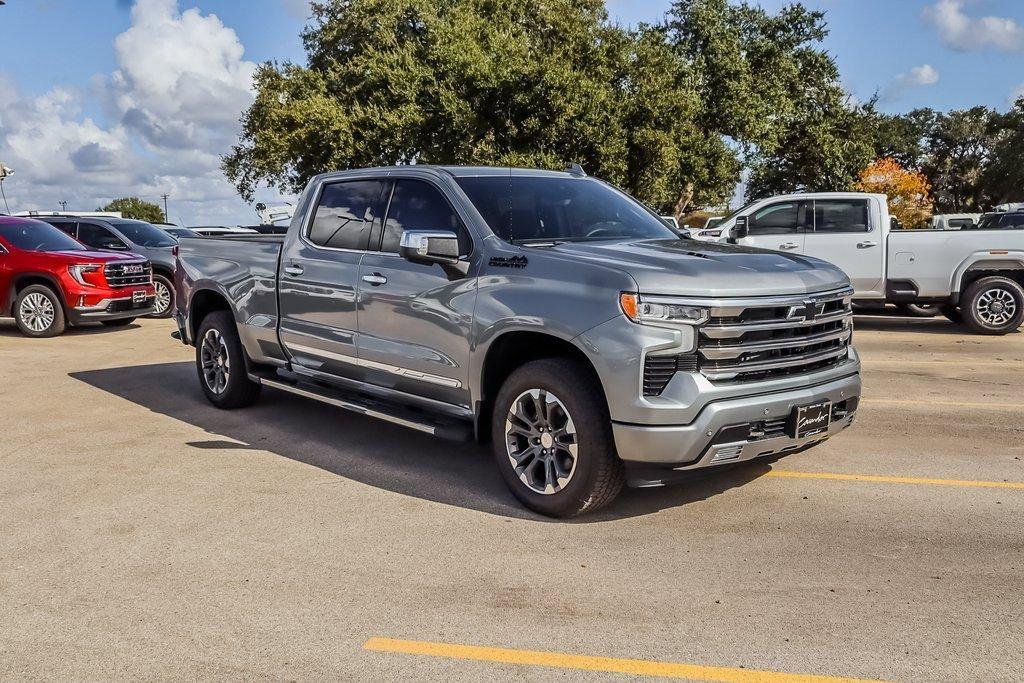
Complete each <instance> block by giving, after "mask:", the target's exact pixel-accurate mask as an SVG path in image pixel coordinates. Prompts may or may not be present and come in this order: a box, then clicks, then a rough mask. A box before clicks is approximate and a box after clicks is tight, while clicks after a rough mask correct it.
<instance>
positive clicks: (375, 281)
mask: <svg viewBox="0 0 1024 683" xmlns="http://www.w3.org/2000/svg"><path fill="white" fill-rule="evenodd" d="M387 281H388V279H387V278H386V277H384V276H383V275H381V274H380V273H374V274H373V275H364V276H363V282H369V283H370V284H371V285H373V286H374V287H377V286H378V285H383V284H387Z"/></svg>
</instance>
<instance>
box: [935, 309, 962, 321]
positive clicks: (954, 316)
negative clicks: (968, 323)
mask: <svg viewBox="0 0 1024 683" xmlns="http://www.w3.org/2000/svg"><path fill="white" fill-rule="evenodd" d="M939 312H940V313H942V315H944V316H946V319H947V320H949V321H950V322H951V323H956V324H957V325H961V324H963V322H964V314H963V313H961V312H960V309H959V308H957V307H956V306H942V307H940V308H939Z"/></svg>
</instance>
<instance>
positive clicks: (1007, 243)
mask: <svg viewBox="0 0 1024 683" xmlns="http://www.w3.org/2000/svg"><path fill="white" fill-rule="evenodd" d="M979 261H984V262H985V263H986V264H993V265H995V266H996V267H1002V268H1016V269H1020V268H1024V230H1005V229H1003V230H893V231H891V232H890V233H889V238H888V255H887V263H886V270H887V274H888V279H889V280H890V281H910V282H913V283H914V284H915V285H916V286H917V288H918V295H919V296H920V297H947V296H949V294H950V292H951V291H955V290H956V289H957V285H958V283H959V281H960V276H961V275H962V273H963V271H964V270H966V269H967V268H968V267H970V265H971V264H972V263H975V262H979Z"/></svg>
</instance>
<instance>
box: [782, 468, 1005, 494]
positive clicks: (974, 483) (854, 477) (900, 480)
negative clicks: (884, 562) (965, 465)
mask: <svg viewBox="0 0 1024 683" xmlns="http://www.w3.org/2000/svg"><path fill="white" fill-rule="evenodd" d="M765 476H766V477H781V478H786V479H834V480H837V481H869V482H879V483H882V484H920V485H924V486H959V487H965V488H977V489H1020V490H1024V482H1020V481H979V480H976V479H933V478H930V477H886V476H882V475H877V474H839V473H837V472H798V471H794V470H772V471H770V472H768V473H766V474H765Z"/></svg>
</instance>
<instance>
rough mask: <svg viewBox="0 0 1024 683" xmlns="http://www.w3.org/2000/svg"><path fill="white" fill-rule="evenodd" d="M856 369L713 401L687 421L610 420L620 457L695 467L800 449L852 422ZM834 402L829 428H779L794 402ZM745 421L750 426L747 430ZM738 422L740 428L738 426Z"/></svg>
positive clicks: (664, 465)
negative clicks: (796, 431) (807, 432)
mask: <svg viewBox="0 0 1024 683" xmlns="http://www.w3.org/2000/svg"><path fill="white" fill-rule="evenodd" d="M860 392H861V381H860V375H859V374H852V375H849V376H847V377H843V378H841V379H838V380H833V381H830V382H827V383H823V384H817V385H812V386H808V387H803V388H800V389H793V390H790V391H782V392H776V393H770V394H758V395H753V396H745V397H740V398H733V399H727V400H719V401H712V402H710V403H708V404H707V405H705V406H704V408H703V410H701V411H700V413H699V414H698V415H697V417H696V419H695V420H694V421H693V422H691V423H689V424H686V425H637V424H626V423H622V422H613V423H612V429H613V434H614V437H615V446H616V449H617V450H618V453H619V457H620V458H622V460H624V461H625V462H626V464H627V465H631V464H634V465H641V466H644V467H661V468H667V469H673V470H679V471H682V470H693V469H698V468H702V467H710V466H714V465H724V464H728V463H735V462H742V461H744V460H751V459H753V458H757V457H761V456H768V455H780V454H783V453H788V452H791V451H796V450H802V449H804V448H807V447H808V446H810V445H814V444H816V443H818V442H820V441H823V440H825V439H827V438H829V437H830V436H832V435H834V434H837V433H839V432H840V431H842V430H844V429H846V428H847V427H849V426H850V425H851V424H853V420H854V415H855V413H856V409H857V403H858V402H859V399H860ZM826 399H827V400H830V401H831V402H832V405H833V414H832V422H831V424H830V425H829V428H828V431H826V432H822V433H819V434H814V435H811V436H805V437H802V438H795V437H793V436H791V435H790V434H789V433H787V432H785V431H782V432H780V431H779V429H778V423H779V422H780V421H784V420H786V419H787V418H788V417H789V416H790V415H791V414H792V412H793V409H794V408H796V407H798V406H804V405H809V404H813V403H817V402H819V401H823V400H826ZM743 425H750V426H751V427H752V429H751V430H749V432H748V433H744V432H743V430H742V426H743ZM737 427H739V429H737Z"/></svg>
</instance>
